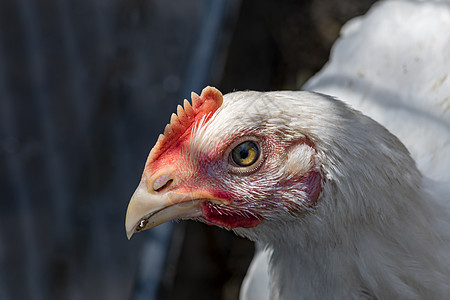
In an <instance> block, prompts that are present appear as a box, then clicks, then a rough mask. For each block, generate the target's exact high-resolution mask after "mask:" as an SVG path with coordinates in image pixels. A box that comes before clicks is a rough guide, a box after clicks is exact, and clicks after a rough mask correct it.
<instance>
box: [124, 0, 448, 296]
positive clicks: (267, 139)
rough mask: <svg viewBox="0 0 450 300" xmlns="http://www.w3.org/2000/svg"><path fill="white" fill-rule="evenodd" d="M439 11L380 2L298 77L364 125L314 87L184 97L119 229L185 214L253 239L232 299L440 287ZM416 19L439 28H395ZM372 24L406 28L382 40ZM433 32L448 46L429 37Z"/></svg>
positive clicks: (444, 268)
mask: <svg viewBox="0 0 450 300" xmlns="http://www.w3.org/2000/svg"><path fill="white" fill-rule="evenodd" d="M436 7H437V8H433V6H432V5H430V4H428V3H419V2H407V1H388V2H384V3H383V4H381V5H378V6H377V7H375V8H374V10H373V12H372V13H369V14H368V16H367V17H366V18H365V19H358V20H357V21H354V22H353V23H351V24H350V25H348V26H347V27H346V28H347V29H345V30H344V37H343V38H342V39H341V40H340V41H339V42H338V43H337V46H336V47H335V49H334V50H333V54H332V57H331V60H330V63H329V64H328V65H327V66H326V67H325V68H324V70H323V71H322V72H320V73H319V74H318V75H317V76H315V77H314V78H313V79H312V80H311V81H310V82H308V84H307V85H306V88H308V89H311V90H316V91H320V92H322V93H327V94H332V95H337V96H338V97H339V98H341V99H343V100H346V102H348V103H351V105H352V106H354V107H356V108H358V109H360V110H362V111H364V112H365V113H366V114H368V115H370V116H371V117H372V118H374V119H375V120H377V121H374V120H373V119H372V118H370V117H368V116H366V115H364V114H362V113H361V112H359V111H357V110H354V109H353V108H351V107H349V106H348V105H347V104H345V103H343V102H341V101H340V100H337V99H335V98H333V97H330V96H326V95H323V94H318V93H311V92H301V91H282V92H267V93H261V92H254V91H247V92H235V93H230V94H227V95H224V96H223V97H222V95H221V93H220V92H219V91H218V90H216V89H214V88H210V87H208V88H206V89H205V90H204V91H203V92H202V94H201V95H200V96H197V95H195V94H194V95H193V97H192V98H193V100H192V106H191V105H190V104H189V103H187V104H186V103H185V105H184V108H182V107H179V108H178V110H177V115H174V116H172V118H171V122H170V125H168V127H166V130H165V132H164V135H162V136H161V137H160V139H159V140H158V142H157V144H156V146H155V147H154V148H153V150H152V151H151V152H150V155H149V158H148V160H147V163H146V166H145V169H144V173H143V176H142V180H141V183H140V185H139V187H138V189H137V190H136V192H135V194H134V195H133V198H132V199H131V201H130V205H129V207H128V212H127V220H126V229H127V234H128V236H129V237H130V236H131V235H132V234H133V233H134V232H137V231H140V230H145V229H148V228H151V227H153V226H157V225H158V224H161V223H162V222H165V221H168V220H171V219H194V220H198V221H201V222H205V223H207V224H210V225H215V226H220V227H223V228H226V229H230V230H233V231H234V232H235V233H236V234H238V235H241V236H244V237H247V238H249V239H251V240H253V241H256V242H257V244H258V247H259V248H260V249H261V250H260V252H258V253H257V255H256V258H255V261H254V262H253V263H252V266H251V268H250V271H249V274H248V276H247V279H246V281H245V282H244V288H243V291H242V293H241V297H242V298H243V299H261V297H262V296H266V297H267V298H270V299H445V298H447V297H448V295H450V251H449V250H450V197H449V195H450V184H449V182H448V181H449V178H450V177H449V176H450V175H449V174H450V173H449V172H448V165H449V163H450V161H449V157H450V155H447V153H450V146H449V145H450V134H449V131H448V128H449V126H450V124H449V119H448V116H449V113H450V110H448V109H446V107H447V106H446V105H447V103H448V99H449V98H448V97H449V94H448V93H449V91H450V88H449V81H448V78H450V76H448V75H446V74H448V70H449V69H450V68H448V66H449V62H448V56H446V57H447V58H446V57H444V58H443V59H442V60H443V62H442V63H435V62H433V61H431V62H426V61H424V59H425V58H427V57H437V56H433V51H434V50H433V49H436V50H435V51H438V52H439V53H442V51H444V52H445V51H446V49H447V50H448V49H449V47H450V43H449V42H448V32H449V31H447V29H446V28H450V25H449V24H450V13H449V11H450V10H449V9H448V5H447V4H445V3H441V4H437V6H436ZM401 11H403V12H405V13H404V14H403V15H402V14H401V13H399V14H396V12H401ZM388 12H391V13H392V14H393V15H387V14H388ZM377 16H378V17H377ZM388 16H391V18H389V17H388ZM392 16H393V17H392ZM377 18H378V21H377ZM402 18H405V19H402ZM410 18H412V19H410ZM414 18H416V19H414ZM426 19H430V24H434V23H433V22H438V24H440V26H441V27H442V28H441V27H436V26H434V25H433V26H430V28H431V29H430V31H431V33H427V31H426V30H423V32H422V33H423V34H421V35H411V37H406V36H405V33H404V32H403V31H402V30H406V29H405V28H404V27H406V28H407V27H410V28H413V27H414V24H416V23H417V22H418V21H417V20H421V21H423V20H426ZM389 20H391V21H389ZM399 20H402V21H399ZM408 20H409V21H408ZM377 22H381V24H382V25H380V26H377V24H378V25H379V24H380V23H377ZM389 22H394V24H395V25H396V26H390V23H389ZM365 24H368V25H367V26H364V25H365ZM401 24H404V25H403V26H404V27H402V26H401ZM446 26H447V27H446ZM383 28H384V29H386V28H389V31H388V32H389V33H392V34H394V35H395V34H397V33H398V34H400V33H401V36H402V37H403V39H395V38H387V39H384V38H382V37H383V36H382V35H380V34H379V30H383ZM421 28H423V26H422V27H421ZM425 28H426V27H425ZM439 28H440V29H439ZM436 30H442V31H443V32H444V33H445V32H447V35H446V37H447V42H445V40H444V41H443V42H442V40H440V39H436V37H437V36H435V37H434V38H433V35H432V34H437V33H436V32H437V31H436ZM370 33H372V35H371V34H370ZM430 34H431V35H430ZM377 37H378V39H377ZM428 39H431V40H428ZM408 41H409V42H408ZM433 41H435V44H433ZM421 42H422V43H421ZM382 43H388V44H389V45H390V48H389V47H388V46H386V45H384V46H383V44H382ZM396 43H406V44H405V45H408V43H409V44H410V45H417V49H416V50H417V51H418V52H417V54H414V53H411V55H412V56H411V59H409V58H408V57H407V55H406V54H405V55H404V56H402V55H401V54H400V53H398V52H396V51H400V52H401V49H410V50H411V51H412V52H414V51H413V49H415V48H413V47H409V48H408V47H407V46H405V47H407V48H402V47H396ZM374 45H377V47H378V48H376V49H377V51H375V52H374V50H373V49H375V48H374V47H373V46H374ZM402 45H403V44H402ZM420 45H422V46H420ZM423 45H428V46H430V47H428V48H424V47H423ZM432 45H434V46H432ZM345 49H347V51H345ZM424 49H425V50H424ZM350 50H351V51H353V52H348V51H350ZM383 51H386V52H383ZM424 51H425V52H424ZM377 52H378V53H379V54H380V55H379V56H377V55H374V53H377ZM348 53H351V54H348ZM355 53H356V54H355ZM402 53H407V52H405V51H403V52H402ZM395 54H398V55H395ZM349 55H350V56H351V57H349ZM390 55H391V56H392V57H394V59H392V60H389V57H390ZM377 59H378V63H377V62H376V60H377ZM399 59H400V61H401V63H400V64H398V61H399ZM401 59H403V61H402V60H401ZM405 66H406V67H405ZM445 66H447V67H445ZM405 68H406V69H407V70H413V69H414V70H415V74H416V75H417V74H419V75H420V78H419V79H417V80H415V81H414V78H411V77H408V76H412V75H411V74H410V73H403V72H404V70H405ZM399 70H400V71H399ZM383 72H384V73H383ZM442 72H443V73H442ZM445 72H447V73H445ZM402 74H403V75H402ZM424 74H431V75H429V76H430V77H426V78H425V77H423V76H422V75H424ZM402 76H407V77H408V78H403V77H402ZM446 76H447V77H446ZM408 82H414V86H413V87H409V90H408ZM375 83H376V84H375ZM395 88H397V90H396V89H395ZM427 95H429V99H427V97H426V96H427ZM387 108H389V109H387ZM383 109H384V110H383ZM380 123H382V124H383V125H384V126H383V125H381V124H380ZM402 125H403V126H402ZM405 126H406V127H405ZM386 127H387V128H388V129H386ZM405 128H406V129H405ZM391 132H394V133H395V135H394V134H392V133H391ZM404 143H405V144H406V145H407V147H408V148H409V149H410V150H411V152H412V154H413V157H411V155H410V153H409V151H408V149H407V147H405V145H404ZM416 162H417V164H418V165H419V168H418V167H417V165H416ZM419 169H420V170H419ZM255 291H258V292H259V294H256V293H255Z"/></svg>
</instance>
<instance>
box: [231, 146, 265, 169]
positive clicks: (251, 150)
mask: <svg viewBox="0 0 450 300" xmlns="http://www.w3.org/2000/svg"><path fill="white" fill-rule="evenodd" d="M231 158H232V159H233V162H234V163H235V164H236V165H238V166H240V167H248V166H251V165H252V164H254V163H255V162H256V161H257V160H258V158H259V148H258V146H257V145H256V143H254V142H252V141H246V142H243V143H240V144H239V145H237V146H236V147H235V148H234V149H233V150H232V151H231Z"/></svg>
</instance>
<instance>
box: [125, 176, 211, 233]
mask: <svg viewBox="0 0 450 300" xmlns="http://www.w3.org/2000/svg"><path fill="white" fill-rule="evenodd" d="M208 200H212V199H211V197H210V196H209V195H206V194H202V193H195V192H176V191H168V192H162V191H160V192H158V191H154V190H153V189H148V185H147V183H146V179H145V177H143V178H142V180H141V182H140V184H139V186H138V187H137V189H136V191H135V192H134V194H133V196H132V197H131V200H130V203H129V204H128V209H127V215H126V218H125V229H126V232H127V237H128V239H130V238H131V236H132V235H133V234H134V233H136V232H139V231H143V230H146V229H149V228H152V227H155V226H158V225H160V224H162V223H164V222H167V221H170V220H174V219H187V218H197V217H201V216H202V210H201V208H200V203H201V202H203V201H208ZM212 201H214V200H212Z"/></svg>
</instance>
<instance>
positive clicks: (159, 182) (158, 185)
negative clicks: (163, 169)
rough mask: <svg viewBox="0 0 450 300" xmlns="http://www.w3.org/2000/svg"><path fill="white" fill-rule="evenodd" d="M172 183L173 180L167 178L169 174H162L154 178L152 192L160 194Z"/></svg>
mask: <svg viewBox="0 0 450 300" xmlns="http://www.w3.org/2000/svg"><path fill="white" fill-rule="evenodd" d="M172 182H173V179H172V178H171V177H170V176H169V174H163V175H161V176H159V177H158V178H156V180H155V182H153V190H154V191H155V192H160V191H162V190H164V189H165V188H167V187H169V186H170V185H171V184H172Z"/></svg>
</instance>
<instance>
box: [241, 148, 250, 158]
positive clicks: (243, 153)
mask: <svg viewBox="0 0 450 300" xmlns="http://www.w3.org/2000/svg"><path fill="white" fill-rule="evenodd" d="M239 156H240V158H242V159H246V158H247V157H248V149H247V148H241V151H239Z"/></svg>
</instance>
